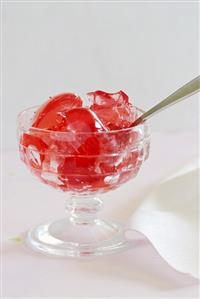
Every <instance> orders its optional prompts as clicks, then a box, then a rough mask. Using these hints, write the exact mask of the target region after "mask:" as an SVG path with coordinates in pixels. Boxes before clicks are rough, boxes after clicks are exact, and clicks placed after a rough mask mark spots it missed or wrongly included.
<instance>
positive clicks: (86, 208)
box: [26, 195, 129, 257]
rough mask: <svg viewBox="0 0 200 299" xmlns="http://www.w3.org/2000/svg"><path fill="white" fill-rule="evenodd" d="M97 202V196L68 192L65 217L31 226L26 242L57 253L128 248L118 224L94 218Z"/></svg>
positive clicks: (94, 253) (66, 254)
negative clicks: (66, 214)
mask: <svg viewBox="0 0 200 299" xmlns="http://www.w3.org/2000/svg"><path fill="white" fill-rule="evenodd" d="M101 206H102V201H101V200H100V199H99V198H98V197H89V196H75V195H72V196H71V197H70V198H69V199H68V201H67V205H66V208H67V212H68V217H66V218H64V219H60V220H57V221H52V222H48V223H45V224H41V225H39V226H37V227H36V228H33V229H31V230H30V231H29V232H28V235H27V239H26V242H27V244H28V245H29V246H30V247H31V248H32V249H34V250H35V251H38V252H41V253H44V254H47V255H54V256H58V257H59V256H60V257H92V256H99V255H105V254H110V253H115V252H119V251H121V250H124V249H125V248H128V247H129V244H128V242H127V240H126V238H125V236H124V230H123V227H122V226H121V225H120V224H118V223H115V222H106V221H104V220H101V219H99V218H97V212H98V211H99V210H100V208H101Z"/></svg>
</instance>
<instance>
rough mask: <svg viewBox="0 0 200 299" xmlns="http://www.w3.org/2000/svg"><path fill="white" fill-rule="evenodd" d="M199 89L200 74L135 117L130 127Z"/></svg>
mask: <svg viewBox="0 0 200 299" xmlns="http://www.w3.org/2000/svg"><path fill="white" fill-rule="evenodd" d="M199 90H200V76H198V77H196V78H194V79H193V80H192V81H190V82H188V83H186V84H185V85H183V86H182V87H181V88H179V89H177V90H176V91H175V92H174V93H172V94H171V95H169V96H168V97H167V98H165V99H164V100H163V101H162V102H160V103H158V104H157V105H155V106H154V107H152V108H151V109H149V110H148V111H147V112H145V113H144V114H142V115H141V116H140V117H139V118H137V119H136V120H135V121H134V122H133V123H132V125H131V127H133V126H136V125H138V124H139V123H141V122H143V121H144V120H146V119H148V118H149V117H151V116H153V115H154V114H156V113H158V112H160V111H161V110H163V109H166V108H168V107H169V106H171V105H174V104H176V103H177V102H179V101H181V100H184V99H187V98H189V97H190V96H191V95H193V94H195V93H197V92H198V91H199Z"/></svg>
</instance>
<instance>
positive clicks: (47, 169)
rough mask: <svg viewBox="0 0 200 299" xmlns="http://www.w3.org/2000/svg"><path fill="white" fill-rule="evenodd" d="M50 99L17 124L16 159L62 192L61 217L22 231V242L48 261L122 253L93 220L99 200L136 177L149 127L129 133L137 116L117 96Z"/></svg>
mask: <svg viewBox="0 0 200 299" xmlns="http://www.w3.org/2000/svg"><path fill="white" fill-rule="evenodd" d="M88 97H89V105H88V106H87V107H83V105H82V100H81V98H80V97H78V96H76V95H75V94H71V93H66V94H61V95H58V96H55V97H53V98H50V99H49V100H48V101H47V102H45V103H44V104H43V105H42V106H41V107H33V108H29V109H26V110H24V111H22V112H21V113H20V114H19V117H18V136H19V151H20V157H21V160H22V161H23V162H24V163H25V164H26V166H27V167H28V168H29V169H30V170H31V172H32V173H33V174H34V175H35V176H37V177H38V178H39V180H40V181H42V182H43V183H45V184H47V185H49V186H52V187H54V188H56V189H60V190H62V191H64V192H67V194H68V195H69V196H68V199H67V205H66V208H67V211H68V217H66V218H64V219H61V220H57V221H53V222H49V223H45V224H41V225H39V226H37V227H36V228H33V229H31V230H30V231H29V233H28V236H27V243H28V244H29V245H30V246H31V247H32V248H33V249H35V250H37V251H40V252H43V253H46V254H52V255H56V256H70V257H81V256H95V255H103V254H106V253H112V252H115V251H119V250H121V249H123V248H125V247H127V246H128V243H127V242H126V239H125V236H124V232H123V227H122V226H121V225H120V224H118V223H115V222H106V221H104V220H102V219H99V218H98V217H97V212H98V210H99V209H100V207H101V205H102V201H101V199H100V198H99V197H98V195H100V194H101V193H104V192H107V191H110V190H114V189H116V188H118V187H119V186H120V185H121V184H124V183H125V182H127V181H129V180H130V179H131V178H133V177H134V176H136V175H137V173H138V171H139V169H140V167H141V165H142V163H143V161H145V159H147V157H148V154H149V127H148V124H147V122H143V123H141V124H139V125H137V126H135V127H131V124H132V123H133V122H134V120H135V119H136V117H138V116H139V115H140V114H141V113H142V111H141V110H140V109H138V108H136V107H134V106H133V105H132V104H131V102H130V101H129V99H128V96H127V95H126V94H125V93H124V92H122V91H120V92H118V93H115V94H108V93H106V92H102V91H96V92H91V93H89V94H88Z"/></svg>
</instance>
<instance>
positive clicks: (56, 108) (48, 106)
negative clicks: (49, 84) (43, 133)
mask: <svg viewBox="0 0 200 299" xmlns="http://www.w3.org/2000/svg"><path fill="white" fill-rule="evenodd" d="M81 106H82V100H81V98H80V97H78V96H77V95H75V94H73V93H63V94H59V95H57V96H54V97H53V98H50V99H49V100H48V101H47V102H45V103H44V104H43V105H42V106H41V107H40V108H39V110H38V111H37V112H36V114H35V117H34V119H33V124H32V126H33V127H36V128H40V129H47V130H54V131H63V130H64V128H63V126H64V122H65V115H64V114H63V113H66V111H69V110H70V109H72V108H75V107H81Z"/></svg>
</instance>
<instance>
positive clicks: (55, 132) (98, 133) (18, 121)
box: [17, 105, 149, 135]
mask: <svg viewBox="0 0 200 299" xmlns="http://www.w3.org/2000/svg"><path fill="white" fill-rule="evenodd" d="M39 107H40V105H35V106H31V107H29V108H25V109H23V110H22V111H21V112H19V113H18V115H17V126H18V129H19V130H22V131H24V129H25V128H24V127H25V126H23V125H20V119H21V118H22V116H23V115H24V114H25V113H27V112H28V111H30V110H33V109H34V108H39ZM134 107H135V108H136V110H137V111H139V112H140V113H142V114H143V113H144V112H145V111H144V110H142V109H140V108H138V107H137V106H134ZM83 108H87V107H83ZM144 127H149V125H148V121H146V120H145V121H143V122H142V123H140V124H138V125H136V126H134V127H129V128H123V129H119V130H109V131H98V132H77V133H74V132H70V131H69V132H61V131H54V130H48V129H41V128H35V127H32V126H30V127H29V128H28V130H30V129H31V131H33V132H41V133H49V134H53V133H54V134H57V135H64V134H76V135H82V134H83V135H101V134H117V133H120V132H129V131H138V129H140V128H141V129H144Z"/></svg>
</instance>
